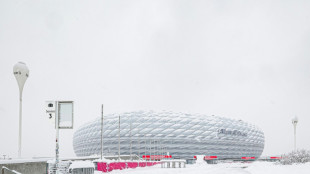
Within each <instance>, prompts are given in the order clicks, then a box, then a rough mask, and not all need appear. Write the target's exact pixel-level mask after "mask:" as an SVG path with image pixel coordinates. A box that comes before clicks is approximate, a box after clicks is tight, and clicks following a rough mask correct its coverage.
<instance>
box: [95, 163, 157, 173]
mask: <svg viewBox="0 0 310 174" xmlns="http://www.w3.org/2000/svg"><path fill="white" fill-rule="evenodd" d="M156 164H160V162H112V163H107V162H97V170H98V171H102V172H110V171H112V170H123V169H126V168H132V169H134V168H137V167H146V166H153V165H156Z"/></svg>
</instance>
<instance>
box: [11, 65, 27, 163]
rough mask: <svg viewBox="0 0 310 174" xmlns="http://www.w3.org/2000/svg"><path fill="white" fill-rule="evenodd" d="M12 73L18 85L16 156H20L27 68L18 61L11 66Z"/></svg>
mask: <svg viewBox="0 0 310 174" xmlns="http://www.w3.org/2000/svg"><path fill="white" fill-rule="evenodd" d="M13 73H14V76H15V78H16V80H17V83H18V87H19V135H18V158H21V147H22V96H23V88H24V85H25V82H26V80H27V78H28V77H29V69H28V67H27V66H26V64H25V63H23V62H18V63H17V64H15V65H14V67H13Z"/></svg>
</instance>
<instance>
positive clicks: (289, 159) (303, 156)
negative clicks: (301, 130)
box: [280, 149, 310, 165]
mask: <svg viewBox="0 0 310 174" xmlns="http://www.w3.org/2000/svg"><path fill="white" fill-rule="evenodd" d="M306 162H310V151H308V150H305V149H301V150H296V151H292V152H290V153H288V154H284V155H282V159H281V160H280V164H283V165H290V164H294V163H297V164H298V163H306Z"/></svg>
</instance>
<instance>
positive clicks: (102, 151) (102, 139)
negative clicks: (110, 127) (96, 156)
mask: <svg viewBox="0 0 310 174" xmlns="http://www.w3.org/2000/svg"><path fill="white" fill-rule="evenodd" d="M100 154H101V155H100V156H101V158H100V159H101V160H102V154H103V104H102V105H101V153H100Z"/></svg>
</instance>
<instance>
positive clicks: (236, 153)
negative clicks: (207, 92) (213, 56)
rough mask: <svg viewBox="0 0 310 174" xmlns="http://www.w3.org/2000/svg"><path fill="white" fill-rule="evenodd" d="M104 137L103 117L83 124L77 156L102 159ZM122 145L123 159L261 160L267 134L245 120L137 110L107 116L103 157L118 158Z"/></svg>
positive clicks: (76, 145)
mask: <svg viewBox="0 0 310 174" xmlns="http://www.w3.org/2000/svg"><path fill="white" fill-rule="evenodd" d="M119 118H120V119H119ZM119 121H120V124H119ZM119 125H120V129H119ZM119 130H120V132H119ZM100 136H101V118H98V119H96V120H94V121H91V122H89V123H86V124H84V125H83V126H81V127H80V128H79V129H78V130H77V131H75V132H74V136H73V148H74V152H75V154H76V155H77V156H90V155H99V154H100V151H101V148H100V145H101V138H100ZM119 142H120V154H121V155H129V154H130V153H131V154H135V155H138V156H140V157H143V156H156V155H157V156H159V155H171V156H172V158H193V156H194V155H209V156H216V157H217V158H218V159H241V158H244V157H252V158H254V157H255V158H258V157H259V156H260V155H261V154H262V152H263V149H264V133H263V132H262V131H261V130H260V129H259V128H257V127H256V126H255V125H252V124H249V123H246V122H244V121H242V120H234V119H230V118H225V117H218V116H206V115H202V114H186V113H176V112H165V111H164V112H154V111H137V112H126V113H122V114H111V115H106V116H104V121H103V155H118V151H119V145H118V144H119Z"/></svg>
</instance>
